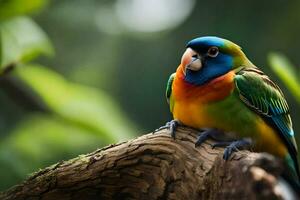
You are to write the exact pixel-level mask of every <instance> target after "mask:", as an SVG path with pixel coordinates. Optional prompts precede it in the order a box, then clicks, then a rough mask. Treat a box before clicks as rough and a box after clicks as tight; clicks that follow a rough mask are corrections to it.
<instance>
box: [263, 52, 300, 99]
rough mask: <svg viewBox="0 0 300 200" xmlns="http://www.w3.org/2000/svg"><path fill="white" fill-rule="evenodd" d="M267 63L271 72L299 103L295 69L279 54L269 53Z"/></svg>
mask: <svg viewBox="0 0 300 200" xmlns="http://www.w3.org/2000/svg"><path fill="white" fill-rule="evenodd" d="M268 61H269V63H270V66H271V68H272V70H273V71H274V72H275V73H276V74H277V75H278V76H279V78H280V79H281V80H282V81H283V82H284V83H285V85H286V86H287V88H288V89H289V90H290V92H291V93H292V94H293V95H294V97H295V98H296V99H297V101H298V102H299V103H300V90H299V88H300V80H299V77H297V74H298V73H297V72H296V67H295V66H293V64H292V63H291V62H290V61H289V60H288V59H287V57H285V56H284V55H283V54H280V53H275V52H273V53H270V54H269V56H268Z"/></svg>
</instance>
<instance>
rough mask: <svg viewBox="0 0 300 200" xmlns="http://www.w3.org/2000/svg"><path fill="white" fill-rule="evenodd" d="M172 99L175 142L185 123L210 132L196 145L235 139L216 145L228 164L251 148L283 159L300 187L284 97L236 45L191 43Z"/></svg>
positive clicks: (213, 40) (172, 81) (172, 85)
mask: <svg viewBox="0 0 300 200" xmlns="http://www.w3.org/2000/svg"><path fill="white" fill-rule="evenodd" d="M166 97H167V101H168V103H169V106H170V110H171V112H172V114H173V118H174V120H172V121H171V122H168V123H167V124H166V126H164V127H161V128H166V127H168V128H169V129H170V130H171V135H172V137H173V138H175V131H176V128H177V126H178V125H179V124H183V125H186V126H189V127H192V128H195V129H199V130H205V131H204V132H202V133H201V134H200V135H199V136H198V139H197V141H196V143H195V146H199V145H200V144H201V143H203V142H204V141H205V140H206V139H208V138H215V139H218V138H219V136H220V135H221V134H222V133H225V135H230V137H231V138H235V140H234V141H230V142H228V141H219V142H217V143H216V144H215V145H213V146H214V147H218V146H225V147H226V148H225V151H224V155H223V158H224V159H225V160H228V159H229V157H230V155H231V154H232V152H234V151H236V150H237V149H241V148H243V147H245V146H248V147H249V146H251V147H252V148H253V149H254V150H256V151H259V152H268V153H271V154H273V155H275V156H277V157H280V158H282V159H283V160H284V161H285V162H286V164H287V166H288V168H289V170H288V171H289V173H290V174H289V175H288V177H292V179H293V180H296V184H298V183H299V178H300V174H299V166H298V161H297V145H296V141H295V138H294V131H293V128H292V121H291V118H290V115H289V108H288V104H287V102H286V100H285V98H284V95H283V93H282V91H281V90H280V88H279V87H278V86H277V85H276V84H275V83H274V82H273V81H271V80H270V78H269V77H268V76H266V75H265V74H264V73H263V72H262V71H261V70H260V69H258V68H257V67H256V66H255V65H254V64H252V62H250V61H249V59H248V58H247V57H246V55H245V54H244V53H243V51H242V49H241V48H240V47H239V46H238V45H236V44H235V43H233V42H231V41H229V40H226V39H222V38H219V37H200V38H196V39H193V40H191V41H190V42H188V43H187V46H186V51H185V52H184V54H183V56H182V58H181V64H180V65H179V67H178V68H177V70H176V73H173V74H172V75H171V76H170V78H169V81H168V84H167V90H166Z"/></svg>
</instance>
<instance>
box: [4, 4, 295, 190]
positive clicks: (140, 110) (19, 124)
mask: <svg viewBox="0 0 300 200" xmlns="http://www.w3.org/2000/svg"><path fill="white" fill-rule="evenodd" d="M299 22H300V1H286V0H278V1H216V0H211V1H196V0H102V1H101V0H85V1H82V0H52V1H45V0H9V1H5V0H3V1H0V108H1V109H0V138H1V139H0V190H4V189H7V188H8V187H10V186H12V185H14V184H16V183H18V182H19V181H21V180H22V179H24V178H26V177H28V175H29V174H30V173H33V172H35V171H37V170H38V169H40V168H43V167H46V166H48V165H50V164H53V163H56V162H59V161H61V160H66V159H70V158H72V157H74V156H77V155H79V154H84V153H87V152H89V151H92V150H95V149H97V148H101V147H102V146H104V145H107V144H109V143H115V142H118V141H123V140H126V139H129V138H133V137H135V136H138V135H141V134H145V133H148V132H151V131H152V130H154V129H155V128H157V127H159V126H161V125H163V124H164V123H165V122H166V121H169V120H170V119H171V116H170V114H169V111H168V106H167V103H166V101H165V85H166V82H167V80H168V77H169V75H170V74H171V73H172V72H174V71H175V69H176V67H177V66H178V64H179V61H180V58H181V55H182V53H183V52H184V49H185V44H186V42H187V41H189V40H190V39H192V38H195V37H198V36H205V35H216V36H220V37H224V38H227V39H230V40H232V41H234V42H236V43H237V44H239V45H240V46H242V47H243V50H244V51H245V52H246V54H247V55H248V57H249V58H250V59H251V60H252V61H253V62H254V63H255V64H256V65H257V66H259V67H260V68H262V69H263V71H265V72H266V73H267V74H268V75H269V76H270V77H271V78H272V79H273V80H275V81H276V82H277V83H278V84H279V85H280V86H281V88H282V90H283V91H284V93H285V95H286V98H287V100H288V103H289V105H290V108H291V115H292V118H293V121H294V127H295V130H296V131H295V132H296V134H298V139H297V140H298V142H300V137H299V136H300V123H299V120H300V116H299V111H300V86H299V75H300V74H299V68H297V66H300V57H299V46H300V39H299V33H300V23H299Z"/></svg>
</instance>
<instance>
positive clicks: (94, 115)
mask: <svg viewBox="0 0 300 200" xmlns="http://www.w3.org/2000/svg"><path fill="white" fill-rule="evenodd" d="M15 73H16V74H17V76H18V77H19V78H20V79H21V80H23V81H24V83H25V84H26V85H28V87H30V88H32V89H33V91H35V92H36V93H37V94H38V95H39V96H40V97H41V98H42V99H43V101H44V102H45V104H46V105H47V106H48V107H49V108H50V110H52V111H53V112H54V113H55V114H57V115H58V116H60V117H62V118H63V119H65V120H67V121H69V122H71V123H73V124H74V125H76V126H80V127H83V128H85V129H87V130H89V131H90V132H93V133H94V134H98V135H101V136H102V137H103V140H105V141H106V142H107V143H111V142H117V141H121V140H127V139H129V138H132V137H133V136H134V133H135V132H136V131H135V128H134V126H133V124H132V123H131V121H130V120H129V119H127V117H126V116H125V115H124V114H123V113H122V112H121V109H120V108H119V106H118V104H117V103H116V102H115V101H114V100H113V99H112V98H111V97H110V96H108V95H107V94H105V93H104V92H103V91H101V90H97V89H94V88H91V87H86V86H83V85H80V84H76V83H71V82H69V81H67V80H65V79H64V78H63V77H62V76H60V75H59V74H57V73H55V72H53V71H51V70H49V69H47V68H45V67H42V66H33V65H30V66H29V65H27V66H25V67H21V68H17V70H15Z"/></svg>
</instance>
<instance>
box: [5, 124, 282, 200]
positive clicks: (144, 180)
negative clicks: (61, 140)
mask: <svg viewBox="0 0 300 200" xmlns="http://www.w3.org/2000/svg"><path fill="white" fill-rule="evenodd" d="M195 141H196V132H195V131H194V130H192V129H189V128H182V127H180V128H179V130H178V131H177V134H176V140H173V139H172V138H171V137H170V134H169V132H168V131H167V130H162V131H160V132H158V133H155V134H147V135H144V136H141V137H138V138H136V139H133V140H130V141H128V142H123V143H120V144H116V145H110V146H108V147H105V148H102V149H99V150H97V151H95V152H92V153H90V154H87V155H81V156H78V157H77V158H74V159H72V160H69V161H64V162H60V163H57V164H55V165H53V166H50V167H48V168H46V169H44V170H41V171H39V172H37V173H36V174H34V175H32V176H31V177H30V178H28V179H27V180H26V181H25V182H23V183H22V184H20V185H17V186H15V187H13V188H11V189H9V190H8V191H6V192H3V193H1V194H0V199H5V200H8V199H20V200H21V199H22V200H26V199H43V200H44V199H47V200H48V199H56V200H57V199H66V200H67V199H282V197H283V196H284V190H283V189H282V188H281V187H279V185H278V174H280V173H281V172H282V167H281V163H280V162H278V161H277V160H275V159H274V158H273V157H272V156H270V155H268V154H258V153H250V152H248V151H240V152H237V153H234V155H233V156H232V158H231V160H230V161H224V160H223V159H222V155H223V151H224V149H222V148H216V149H212V148H211V146H210V144H211V143H212V141H207V142H205V144H203V145H201V147H197V148H195V146H194V143H195Z"/></svg>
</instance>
